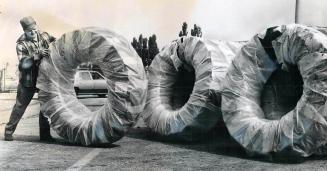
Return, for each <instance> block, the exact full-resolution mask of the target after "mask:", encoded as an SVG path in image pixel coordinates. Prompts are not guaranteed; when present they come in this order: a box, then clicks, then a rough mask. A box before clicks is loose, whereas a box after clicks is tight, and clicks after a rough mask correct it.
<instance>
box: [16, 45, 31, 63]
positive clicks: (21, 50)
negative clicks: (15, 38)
mask: <svg viewBox="0 0 327 171" xmlns="http://www.w3.org/2000/svg"><path fill="white" fill-rule="evenodd" d="M16 53H17V57H18V61H20V60H21V59H22V58H23V57H25V56H29V55H28V50H27V49H26V47H25V46H24V44H23V43H17V45H16Z"/></svg>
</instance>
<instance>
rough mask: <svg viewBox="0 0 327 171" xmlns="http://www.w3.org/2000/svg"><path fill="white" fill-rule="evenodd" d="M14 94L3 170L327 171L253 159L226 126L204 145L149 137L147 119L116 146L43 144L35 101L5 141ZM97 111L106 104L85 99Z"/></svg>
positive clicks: (313, 164) (3, 100) (0, 114)
mask: <svg viewBox="0 0 327 171" xmlns="http://www.w3.org/2000/svg"><path fill="white" fill-rule="evenodd" d="M15 96H16V94H14V93H0V170H178V171H179V170H326V168H327V162H326V159H327V158H326V157H311V158H309V159H306V160H304V161H301V162H296V163H294V161H292V160H291V159H290V160H288V159H287V158H286V159H283V160H282V161H280V160H278V161H276V160H275V159H274V158H271V157H263V156H261V157H259V156H256V157H249V156H248V155H247V153H246V152H245V151H244V150H243V149H242V148H241V147H240V146H239V145H238V144H237V143H235V142H234V141H233V140H232V139H231V138H230V136H229V135H228V132H227V131H226V129H225V128H224V127H223V126H217V128H215V129H214V130H213V131H211V132H209V133H208V134H206V135H203V138H202V140H201V141H198V142H193V143H189V142H182V141H172V140H171V139H169V140H168V139H166V138H165V137H160V136H157V135H155V134H153V133H151V131H149V130H148V129H147V128H146V127H145V125H144V123H143V121H142V119H141V120H139V121H138V123H137V124H136V126H135V127H134V128H133V129H132V130H131V131H130V132H129V133H128V134H127V135H126V136H125V137H124V138H122V139H121V140H119V141H117V142H115V143H114V144H107V145H101V146H91V147H81V146H78V145H73V144H69V143H67V142H65V141H64V140H63V139H61V138H60V137H58V135H56V134H55V132H54V131H52V132H51V133H52V135H53V136H54V137H55V138H56V142H53V143H44V142H40V141H39V135H38V112H39V103H38V101H37V96H35V97H34V99H33V100H32V102H31V104H30V105H29V107H28V108H27V111H26V112H25V114H24V116H23V119H22V120H21V122H20V123H19V125H18V127H17V130H16V132H15V134H14V141H11V142H7V141H3V133H4V126H5V123H6V122H7V121H8V119H9V115H10V112H11V109H12V107H13V105H14V102H15ZM79 100H80V101H81V102H82V103H84V104H85V105H86V106H87V107H89V108H91V110H96V109H98V108H99V107H101V104H102V103H103V102H104V101H105V100H106V99H105V98H97V96H81V97H80V99H79Z"/></svg>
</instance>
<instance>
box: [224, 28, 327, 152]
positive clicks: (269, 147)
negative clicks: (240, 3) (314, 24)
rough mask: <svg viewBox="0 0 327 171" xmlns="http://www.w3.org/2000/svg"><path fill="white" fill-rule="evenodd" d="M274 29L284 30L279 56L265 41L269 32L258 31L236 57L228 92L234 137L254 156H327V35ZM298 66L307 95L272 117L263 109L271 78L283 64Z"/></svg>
mask: <svg viewBox="0 0 327 171" xmlns="http://www.w3.org/2000/svg"><path fill="white" fill-rule="evenodd" d="M274 30H276V31H280V32H281V36H279V37H277V38H276V39H275V40H273V41H272V46H273V48H274V52H275V54H276V60H272V58H271V57H269V56H268V55H267V53H266V52H265V50H264V48H263V46H262V44H261V42H260V40H259V38H261V39H262V38H263V37H265V36H266V34H267V33H268V32H266V31H265V32H263V33H260V34H258V35H255V36H254V37H253V39H252V40H251V41H249V42H248V43H247V44H246V45H244V46H243V47H242V49H241V51H240V53H239V54H238V55H237V56H236V58H235V59H234V60H233V62H232V64H231V67H230V68H229V70H228V72H227V75H226V81H225V82H224V88H223V91H222V113H223V119H224V121H225V123H226V126H227V128H228V130H229V132H230V134H231V136H232V137H234V139H235V140H236V141H237V142H239V143H240V144H241V145H242V146H243V147H244V148H245V149H246V150H247V151H249V152H250V153H252V154H258V153H259V154H268V153H270V152H276V153H278V154H282V153H283V154H288V155H294V156H300V157H306V156H310V155H312V154H326V152H327V151H326V146H325V145H326V142H327V122H326V116H327V111H326V110H327V108H326V104H325V102H326V95H327V84H326V83H327V82H326V80H327V75H326V73H327V55H326V52H327V50H326V47H327V37H326V35H324V34H323V33H321V32H319V31H317V30H315V29H313V28H309V27H305V26H301V25H283V26H279V27H277V28H275V29H274ZM292 67H297V68H298V70H299V72H300V74H301V76H302V79H303V93H302V96H301V97H300V99H299V101H298V102H297V104H296V106H295V108H294V109H293V110H291V111H289V112H288V113H284V114H283V115H280V116H271V114H270V115H267V113H264V112H263V109H262V108H261V107H260V97H261V93H262V91H263V88H264V86H265V84H266V83H267V80H268V79H269V78H270V76H271V74H272V73H273V72H274V71H276V70H277V69H278V68H281V69H282V70H284V71H287V72H289V70H290V68H292ZM272 115H274V114H272Z"/></svg>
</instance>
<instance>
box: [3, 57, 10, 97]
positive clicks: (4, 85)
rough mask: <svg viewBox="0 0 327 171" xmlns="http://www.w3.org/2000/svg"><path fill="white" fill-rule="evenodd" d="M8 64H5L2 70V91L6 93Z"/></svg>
mask: <svg viewBox="0 0 327 171" xmlns="http://www.w3.org/2000/svg"><path fill="white" fill-rule="evenodd" d="M8 65H9V63H8V62H6V65H5V68H4V69H3V91H6V71H7V67H8Z"/></svg>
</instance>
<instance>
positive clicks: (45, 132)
mask: <svg viewBox="0 0 327 171" xmlns="http://www.w3.org/2000/svg"><path fill="white" fill-rule="evenodd" d="M39 126H40V141H46V142H53V141H55V140H54V139H53V138H52V136H51V133H50V125H49V122H48V119H47V118H46V117H44V116H43V114H42V113H41V112H40V115H39Z"/></svg>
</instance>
